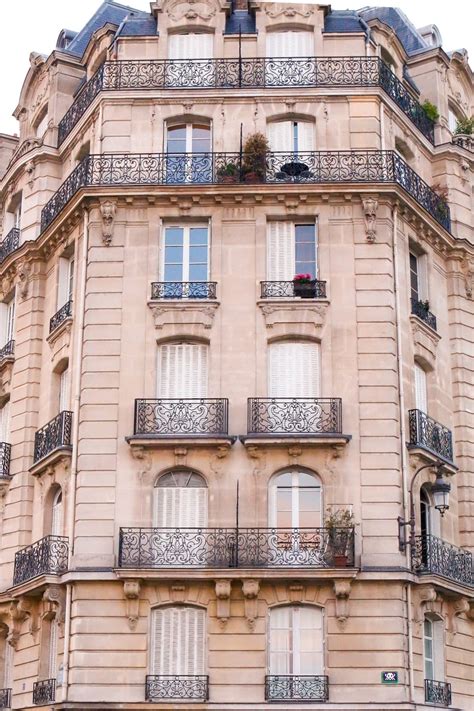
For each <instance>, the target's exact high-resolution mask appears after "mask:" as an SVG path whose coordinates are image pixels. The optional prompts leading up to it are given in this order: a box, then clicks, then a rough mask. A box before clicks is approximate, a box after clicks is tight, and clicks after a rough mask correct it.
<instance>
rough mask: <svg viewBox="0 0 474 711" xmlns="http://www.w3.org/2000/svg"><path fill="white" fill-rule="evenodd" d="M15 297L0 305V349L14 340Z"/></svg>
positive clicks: (14, 295) (14, 294)
mask: <svg viewBox="0 0 474 711" xmlns="http://www.w3.org/2000/svg"><path fill="white" fill-rule="evenodd" d="M15 297H16V292H14V293H13V296H12V298H11V299H9V300H8V301H3V302H2V303H0V348H3V347H4V346H6V345H7V343H9V342H10V341H13V340H15Z"/></svg>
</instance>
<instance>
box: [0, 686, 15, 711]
mask: <svg viewBox="0 0 474 711" xmlns="http://www.w3.org/2000/svg"><path fill="white" fill-rule="evenodd" d="M11 707H12V690H11V689H0V709H11Z"/></svg>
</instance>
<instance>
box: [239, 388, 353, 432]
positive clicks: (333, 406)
mask: <svg viewBox="0 0 474 711" xmlns="http://www.w3.org/2000/svg"><path fill="white" fill-rule="evenodd" d="M247 433H248V434H249V435H252V434H258V435H262V434H266V435H292V436H303V435H313V436H315V435H320V436H325V435H335V434H342V400H341V398H338V397H335V398H314V397H293V398H291V397H279V398H263V397H253V398H252V397H251V398H249V399H248V405H247Z"/></svg>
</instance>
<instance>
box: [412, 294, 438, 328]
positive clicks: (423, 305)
mask: <svg viewBox="0 0 474 711" xmlns="http://www.w3.org/2000/svg"><path fill="white" fill-rule="evenodd" d="M411 312H412V314H414V315H415V316H418V318H421V320H422V321H424V322H425V323H426V324H428V326H430V328H432V329H433V331H436V316H435V315H434V314H432V313H431V311H430V310H429V304H428V302H427V301H420V300H419V299H412V300H411Z"/></svg>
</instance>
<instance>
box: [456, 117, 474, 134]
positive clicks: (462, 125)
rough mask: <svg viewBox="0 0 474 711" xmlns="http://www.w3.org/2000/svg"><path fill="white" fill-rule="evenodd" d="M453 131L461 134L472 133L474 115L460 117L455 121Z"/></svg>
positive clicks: (473, 131) (473, 129)
mask: <svg viewBox="0 0 474 711" xmlns="http://www.w3.org/2000/svg"><path fill="white" fill-rule="evenodd" d="M454 133H455V134H456V135H457V136H458V135H462V136H472V134H473V133H474V116H471V118H462V119H458V120H457V121H456V128H455V129H454Z"/></svg>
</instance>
